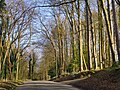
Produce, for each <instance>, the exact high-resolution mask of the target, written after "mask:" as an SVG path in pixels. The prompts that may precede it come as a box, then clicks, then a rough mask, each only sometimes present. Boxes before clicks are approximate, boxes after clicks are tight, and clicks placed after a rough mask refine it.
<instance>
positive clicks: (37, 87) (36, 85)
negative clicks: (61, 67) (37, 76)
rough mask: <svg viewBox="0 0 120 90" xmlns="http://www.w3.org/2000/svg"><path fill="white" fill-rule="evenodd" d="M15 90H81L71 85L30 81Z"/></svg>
mask: <svg viewBox="0 0 120 90" xmlns="http://www.w3.org/2000/svg"><path fill="white" fill-rule="evenodd" d="M15 90H80V89H77V88H74V87H72V86H69V85H65V84H61V83H56V82H51V81H29V82H25V83H24V84H23V85H20V86H18V87H17V88H16V89H15Z"/></svg>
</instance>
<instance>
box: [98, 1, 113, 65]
mask: <svg viewBox="0 0 120 90" xmlns="http://www.w3.org/2000/svg"><path fill="white" fill-rule="evenodd" d="M100 4H101V7H102V10H103V14H104V18H105V23H106V29H107V34H108V39H109V45H110V49H111V55H112V61H113V63H114V62H115V52H114V48H113V40H112V35H111V33H110V23H109V21H108V18H107V14H106V11H105V8H104V4H103V0H100Z"/></svg>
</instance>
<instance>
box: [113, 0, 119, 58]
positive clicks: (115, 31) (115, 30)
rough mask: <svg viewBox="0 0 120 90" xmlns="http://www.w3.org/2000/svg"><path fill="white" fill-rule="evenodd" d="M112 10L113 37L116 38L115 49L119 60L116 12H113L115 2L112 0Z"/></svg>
mask: <svg viewBox="0 0 120 90" xmlns="http://www.w3.org/2000/svg"><path fill="white" fill-rule="evenodd" d="M112 10H113V29H114V35H115V36H114V38H115V40H116V49H117V54H118V60H120V39H119V32H118V27H117V20H116V12H115V2H114V0H112Z"/></svg>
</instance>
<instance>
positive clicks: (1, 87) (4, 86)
mask: <svg viewBox="0 0 120 90" xmlns="http://www.w3.org/2000/svg"><path fill="white" fill-rule="evenodd" d="M21 84H22V82H13V81H6V82H3V81H1V82H0V90H13V89H15V87H16V86H18V85H21Z"/></svg>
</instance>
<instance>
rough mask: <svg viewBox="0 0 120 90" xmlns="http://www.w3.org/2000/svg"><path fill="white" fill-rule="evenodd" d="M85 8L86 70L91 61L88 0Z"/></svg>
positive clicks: (89, 67)
mask: <svg viewBox="0 0 120 90" xmlns="http://www.w3.org/2000/svg"><path fill="white" fill-rule="evenodd" d="M85 6H86V7H85V8H86V30H87V43H88V44H87V53H88V70H91V68H92V62H91V49H90V30H89V12H88V11H89V9H88V6H89V5H88V0H85Z"/></svg>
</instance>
